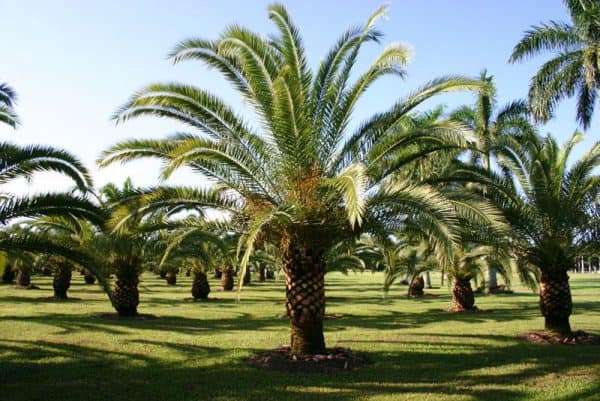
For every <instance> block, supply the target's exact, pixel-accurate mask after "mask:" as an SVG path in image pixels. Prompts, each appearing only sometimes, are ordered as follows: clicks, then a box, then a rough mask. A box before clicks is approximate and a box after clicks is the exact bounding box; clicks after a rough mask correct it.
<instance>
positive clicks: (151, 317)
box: [98, 313, 159, 320]
mask: <svg viewBox="0 0 600 401" xmlns="http://www.w3.org/2000/svg"><path fill="white" fill-rule="evenodd" d="M98 317H99V318H101V319H109V320H156V319H159V317H158V316H156V315H152V314H150V313H138V314H137V315H133V316H121V315H119V314H118V313H100V314H99V315H98Z"/></svg>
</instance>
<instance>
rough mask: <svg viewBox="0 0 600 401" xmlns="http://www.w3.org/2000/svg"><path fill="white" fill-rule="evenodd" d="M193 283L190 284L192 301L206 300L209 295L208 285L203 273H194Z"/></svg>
mask: <svg viewBox="0 0 600 401" xmlns="http://www.w3.org/2000/svg"><path fill="white" fill-rule="evenodd" d="M193 274H194V281H193V282H192V297H193V298H194V299H207V298H208V294H209V293H210V284H209V283H208V278H207V277H206V273H204V272H194V273H193Z"/></svg>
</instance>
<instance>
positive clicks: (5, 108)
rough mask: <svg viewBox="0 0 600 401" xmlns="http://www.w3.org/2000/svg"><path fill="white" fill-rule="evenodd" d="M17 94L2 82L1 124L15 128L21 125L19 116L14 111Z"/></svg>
mask: <svg viewBox="0 0 600 401" xmlns="http://www.w3.org/2000/svg"><path fill="white" fill-rule="evenodd" d="M16 100H17V93H16V92H15V91H14V89H13V88H11V87H10V86H8V84H6V83H4V82H0V122H2V123H4V124H8V125H10V126H11V127H13V128H16V127H17V125H19V123H20V121H19V116H18V115H17V113H16V112H15V110H14V104H15V102H16Z"/></svg>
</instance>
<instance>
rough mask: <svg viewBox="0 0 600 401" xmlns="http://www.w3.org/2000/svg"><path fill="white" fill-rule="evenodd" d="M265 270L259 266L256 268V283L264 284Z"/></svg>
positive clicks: (265, 279)
mask: <svg viewBox="0 0 600 401" xmlns="http://www.w3.org/2000/svg"><path fill="white" fill-rule="evenodd" d="M266 270H267V268H266V267H265V266H264V265H263V264H261V265H260V266H259V267H258V281H259V282H261V283H264V282H265V281H267V272H266Z"/></svg>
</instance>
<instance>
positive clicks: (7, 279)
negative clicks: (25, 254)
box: [2, 265, 15, 284]
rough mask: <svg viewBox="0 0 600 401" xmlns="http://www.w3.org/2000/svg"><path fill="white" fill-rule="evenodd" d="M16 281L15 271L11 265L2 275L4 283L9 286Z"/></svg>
mask: <svg viewBox="0 0 600 401" xmlns="http://www.w3.org/2000/svg"><path fill="white" fill-rule="evenodd" d="M14 279H15V271H14V270H13V268H12V266H11V265H6V268H5V269H4V273H2V282H3V283H6V284H9V283H12V282H13V280H14Z"/></svg>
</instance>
